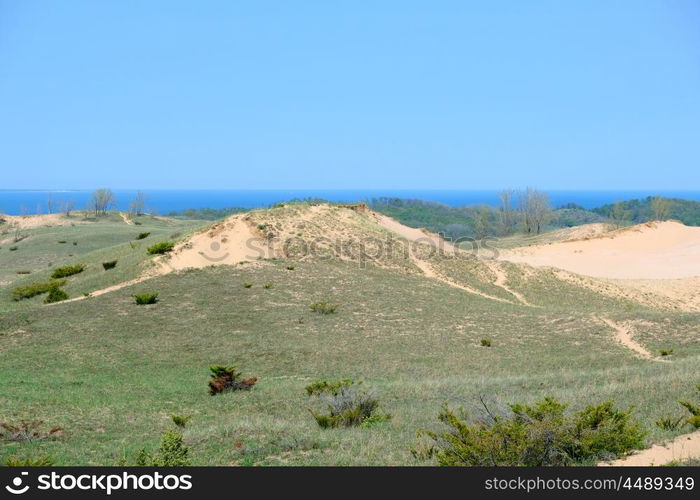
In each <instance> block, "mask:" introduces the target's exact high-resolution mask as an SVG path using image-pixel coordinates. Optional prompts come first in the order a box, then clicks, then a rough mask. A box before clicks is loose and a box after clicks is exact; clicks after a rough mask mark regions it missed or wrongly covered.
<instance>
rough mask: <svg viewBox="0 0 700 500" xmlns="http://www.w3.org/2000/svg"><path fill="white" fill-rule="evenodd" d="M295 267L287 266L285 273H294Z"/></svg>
mask: <svg viewBox="0 0 700 500" xmlns="http://www.w3.org/2000/svg"><path fill="white" fill-rule="evenodd" d="M294 269H295V267H294V266H292V265H289V266H287V271H294Z"/></svg>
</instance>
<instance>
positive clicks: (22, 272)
mask: <svg viewBox="0 0 700 500" xmlns="http://www.w3.org/2000/svg"><path fill="white" fill-rule="evenodd" d="M17 274H32V272H31V271H29V270H27V269H20V270H19V271H17Z"/></svg>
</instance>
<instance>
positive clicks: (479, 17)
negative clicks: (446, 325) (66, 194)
mask: <svg viewBox="0 0 700 500" xmlns="http://www.w3.org/2000/svg"><path fill="white" fill-rule="evenodd" d="M699 27H700V2H698V1H697V0H687V1H674V0H663V1H662V0H656V1H644V0H631V1H605V0H595V1H593V0H591V1H574V0H571V1H539V0H530V1H524V0H513V1H487V0H483V1H481V2H469V1H454V2H450V1H435V2H429V1H423V2H411V1H407V0H401V1H395V2H391V1H380V2H369V1H360V2H358V1H337V2H336V1H333V2H329V1H321V0H319V1H303V0H296V1H277V2H272V1H267V2H266V1H242V0H241V1H233V0H231V1H204V0H203V1H174V0H166V1H152V0H149V1H125V0H114V1H87V0H86V1H71V0H60V1H52V0H45V1H32V0H0V170H1V175H0V188H45V189H59V188H93V187H97V186H109V187H113V188H144V189H153V188H234V189H244V188H251V189H253V188H452V189H472V188H473V189H490V188H499V187H504V186H523V185H535V186H538V187H541V188H545V189H566V188H569V189H605V188H610V189H614V188H635V189H644V188H649V189H677V188H685V189H700V182H699V181H700V173H699V172H700V29H699Z"/></svg>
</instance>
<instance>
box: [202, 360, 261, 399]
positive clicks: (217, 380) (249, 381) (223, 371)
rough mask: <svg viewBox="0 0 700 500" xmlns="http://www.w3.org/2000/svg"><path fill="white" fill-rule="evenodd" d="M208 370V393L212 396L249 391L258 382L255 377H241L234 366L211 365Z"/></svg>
mask: <svg viewBox="0 0 700 500" xmlns="http://www.w3.org/2000/svg"><path fill="white" fill-rule="evenodd" d="M209 370H210V371H211V375H210V377H211V380H209V394H211V395H212V396H215V395H217V394H222V393H225V392H232V391H249V390H250V389H252V388H253V386H254V385H255V384H257V383H258V378H257V377H247V378H243V377H241V372H239V371H237V370H236V367H235V366H222V365H212V366H210V367H209Z"/></svg>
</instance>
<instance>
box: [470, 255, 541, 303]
mask: <svg viewBox="0 0 700 500" xmlns="http://www.w3.org/2000/svg"><path fill="white" fill-rule="evenodd" d="M483 262H484V264H486V266H487V267H488V268H489V269H490V270H491V272H493V274H494V275H496V281H494V282H493V284H494V285H496V286H498V287H500V288H503V289H504V290H505V291H506V292H508V293H509V294H511V295H512V296H513V297H515V298H516V299H518V301H519V302H520V303H521V304H523V305H525V306H530V307H537V306H535V305H533V304H530V303H529V302H528V301H527V299H526V298H525V297H524V296H523V294H521V293H520V292H516V291H515V290H513V289H512V288H510V287H509V286H508V285H507V284H506V282H507V281H508V274H507V273H506V272H505V271H504V270H503V268H502V267H501V265H500V264H499V263H498V262H495V261H487V260H484V261H483Z"/></svg>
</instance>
